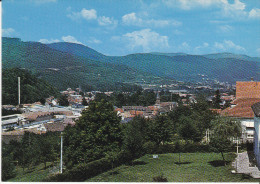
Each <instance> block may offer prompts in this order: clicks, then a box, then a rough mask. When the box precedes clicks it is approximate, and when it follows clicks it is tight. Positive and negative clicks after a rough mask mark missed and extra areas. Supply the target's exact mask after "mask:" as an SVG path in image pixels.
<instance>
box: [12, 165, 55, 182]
mask: <svg viewBox="0 0 260 184" xmlns="http://www.w3.org/2000/svg"><path fill="white" fill-rule="evenodd" d="M50 164H51V163H48V164H47V167H48V166H49V165H50ZM16 172H17V175H16V177H14V178H11V179H9V180H8V182H18V181H20V182H29V181H30V182H37V181H43V179H44V178H46V177H47V176H48V175H49V174H50V169H48V168H47V169H44V164H40V165H38V166H36V167H35V168H32V169H31V170H28V169H25V170H24V171H23V169H22V168H21V167H17V168H16Z"/></svg>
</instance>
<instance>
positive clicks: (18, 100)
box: [18, 77, 20, 105]
mask: <svg viewBox="0 0 260 184" xmlns="http://www.w3.org/2000/svg"><path fill="white" fill-rule="evenodd" d="M18 105H20V77H18Z"/></svg>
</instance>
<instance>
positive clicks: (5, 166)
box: [2, 157, 16, 181]
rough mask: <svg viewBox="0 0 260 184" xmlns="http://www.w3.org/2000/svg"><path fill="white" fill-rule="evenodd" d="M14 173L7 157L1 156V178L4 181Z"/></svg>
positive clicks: (13, 168)
mask: <svg viewBox="0 0 260 184" xmlns="http://www.w3.org/2000/svg"><path fill="white" fill-rule="evenodd" d="M15 175H16V173H15V166H14V164H13V163H12V160H11V159H10V158H9V157H4V158H2V180H3V181H6V180H8V179H10V178H13V177H14V176H15Z"/></svg>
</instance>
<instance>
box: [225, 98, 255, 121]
mask: <svg viewBox="0 0 260 184" xmlns="http://www.w3.org/2000/svg"><path fill="white" fill-rule="evenodd" d="M257 102H260V98H239V99H236V100H234V101H233V102H232V104H236V106H235V107H233V108H231V107H229V108H227V109H225V110H223V111H222V112H221V115H223V116H231V117H241V118H253V117H254V112H253V110H252V108H251V106H252V105H253V104H255V103H257Z"/></svg>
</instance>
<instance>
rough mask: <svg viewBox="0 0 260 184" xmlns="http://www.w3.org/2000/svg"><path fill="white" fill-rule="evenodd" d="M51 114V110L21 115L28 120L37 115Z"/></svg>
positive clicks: (33, 119)
mask: <svg viewBox="0 0 260 184" xmlns="http://www.w3.org/2000/svg"><path fill="white" fill-rule="evenodd" d="M52 114H53V113H51V112H30V113H25V114H22V115H23V116H24V117H25V118H27V119H28V120H30V121H35V120H36V119H37V118H38V117H41V116H49V115H52Z"/></svg>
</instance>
